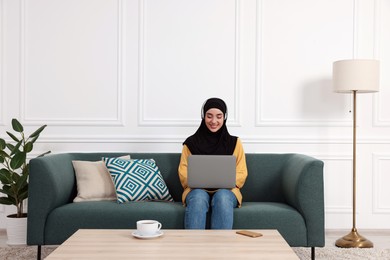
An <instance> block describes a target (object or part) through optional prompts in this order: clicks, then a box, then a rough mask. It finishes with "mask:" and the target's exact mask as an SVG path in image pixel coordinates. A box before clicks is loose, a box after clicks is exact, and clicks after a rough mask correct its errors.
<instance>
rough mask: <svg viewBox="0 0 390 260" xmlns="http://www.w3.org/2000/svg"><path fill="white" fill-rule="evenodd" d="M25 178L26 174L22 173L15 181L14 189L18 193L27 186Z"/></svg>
mask: <svg viewBox="0 0 390 260" xmlns="http://www.w3.org/2000/svg"><path fill="white" fill-rule="evenodd" d="M27 179H28V174H23V175H22V176H21V177H20V178H19V180H18V181H17V182H16V189H17V191H18V193H19V192H20V191H21V190H22V189H23V188H24V187H26V186H27Z"/></svg>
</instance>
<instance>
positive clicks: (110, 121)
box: [20, 0, 126, 126]
mask: <svg viewBox="0 0 390 260" xmlns="http://www.w3.org/2000/svg"><path fill="white" fill-rule="evenodd" d="M116 1H117V5H118V9H117V15H118V22H117V25H118V35H117V41H118V46H117V64H118V71H117V86H116V87H117V108H116V112H117V115H116V117H114V118H99V119H90V118H80V117H73V118H61V117H57V118H45V117H35V118H34V117H27V115H26V114H27V113H26V110H27V107H26V88H27V87H28V86H27V76H26V75H27V73H26V71H27V70H28V68H26V58H27V50H26V49H27V45H28V39H27V36H26V32H27V30H28V22H27V19H28V13H27V11H26V8H27V5H28V3H29V1H27V0H21V1H20V8H21V10H20V14H21V15H20V24H21V28H20V30H21V33H20V37H21V39H20V40H21V44H20V56H21V58H20V118H21V121H22V122H23V124H25V125H37V124H40V125H42V124H48V123H50V125H58V126H63V125H66V126H124V119H123V117H124V111H125V103H124V94H123V93H124V89H125V87H126V82H125V75H126V71H125V67H126V66H125V64H124V63H125V61H124V60H125V53H126V51H125V48H126V33H125V32H126V24H125V1H124V0H116Z"/></svg>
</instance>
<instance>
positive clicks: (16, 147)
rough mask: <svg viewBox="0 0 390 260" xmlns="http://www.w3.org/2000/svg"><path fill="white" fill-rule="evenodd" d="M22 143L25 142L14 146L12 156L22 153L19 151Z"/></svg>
mask: <svg viewBox="0 0 390 260" xmlns="http://www.w3.org/2000/svg"><path fill="white" fill-rule="evenodd" d="M22 141H23V140H20V141H19V142H18V143H17V144H16V145H15V146H14V148H13V149H12V150H11V154H10V155H11V156H12V155H14V154H15V153H17V152H20V151H19V147H20V146H21V145H22Z"/></svg>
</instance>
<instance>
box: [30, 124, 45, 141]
mask: <svg viewBox="0 0 390 260" xmlns="http://www.w3.org/2000/svg"><path fill="white" fill-rule="evenodd" d="M46 126H47V125H43V126H41V127H40V128H38V129H37V130H35V132H34V133H32V134H31V135H30V136H29V137H28V138H33V137H38V136H39V134H40V133H41V132H42V131H43V129H45V127H46ZM35 140H36V139H35Z"/></svg>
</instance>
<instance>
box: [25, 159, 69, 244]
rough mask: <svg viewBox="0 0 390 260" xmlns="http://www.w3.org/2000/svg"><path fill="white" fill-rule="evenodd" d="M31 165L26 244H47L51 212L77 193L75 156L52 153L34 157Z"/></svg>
mask: <svg viewBox="0 0 390 260" xmlns="http://www.w3.org/2000/svg"><path fill="white" fill-rule="evenodd" d="M29 167H30V168H29V169H30V176H29V191H28V195H29V196H28V220H27V244H28V245H44V244H45V241H44V234H45V223H46V219H47V217H48V215H49V214H50V212H51V211H52V210H53V209H55V208H57V207H59V206H61V205H65V204H67V203H70V202H72V200H73V197H74V196H75V192H76V182H75V175H74V170H73V166H72V159H71V155H70V154H57V155H49V156H45V157H40V158H35V159H32V160H31V161H30V163H29Z"/></svg>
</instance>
